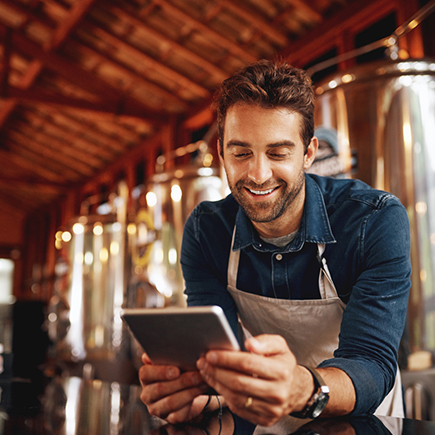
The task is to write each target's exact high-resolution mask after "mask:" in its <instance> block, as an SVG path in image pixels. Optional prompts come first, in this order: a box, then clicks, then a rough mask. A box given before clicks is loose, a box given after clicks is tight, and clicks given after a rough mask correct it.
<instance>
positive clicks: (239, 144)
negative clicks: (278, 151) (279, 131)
mask: <svg viewBox="0 0 435 435" xmlns="http://www.w3.org/2000/svg"><path fill="white" fill-rule="evenodd" d="M295 146H296V144H295V143H294V142H293V141H291V140H283V141H279V142H273V143H269V144H267V148H279V147H290V148H293V147H295ZM231 147H243V148H251V145H250V144H249V143H248V142H244V141H241V140H237V139H233V140H230V141H228V142H227V144H226V148H231Z"/></svg>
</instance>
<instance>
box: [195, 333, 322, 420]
mask: <svg viewBox="0 0 435 435" xmlns="http://www.w3.org/2000/svg"><path fill="white" fill-rule="evenodd" d="M245 347H246V350H248V352H231V351H210V352H208V353H207V355H206V356H205V358H201V359H200V360H199V361H198V368H199V369H200V373H201V375H202V376H203V378H204V380H205V381H206V382H207V383H208V384H209V385H210V386H211V387H213V388H214V389H215V390H216V391H217V392H219V394H221V395H222V396H223V397H224V398H225V402H226V404H227V405H228V406H229V408H230V410H231V411H232V412H234V413H235V414H237V415H239V416H240V417H242V418H245V419H246V420H249V421H251V422H253V423H255V424H259V425H262V426H271V425H272V424H274V423H276V422H277V421H278V420H279V419H280V418H282V417H283V416H286V415H288V414H289V413H290V412H292V411H301V410H302V409H303V408H304V406H305V405H306V403H307V401H308V400H309V398H310V397H311V395H312V393H313V390H314V382H313V379H312V376H311V374H310V373H309V372H308V370H307V369H305V368H304V367H302V366H299V365H297V362H296V358H295V356H294V355H293V353H292V352H291V351H290V349H289V348H288V345H287V343H286V342H285V340H284V339H283V338H282V337H280V336H278V335H259V336H258V337H255V338H250V339H248V340H246V342H245Z"/></svg>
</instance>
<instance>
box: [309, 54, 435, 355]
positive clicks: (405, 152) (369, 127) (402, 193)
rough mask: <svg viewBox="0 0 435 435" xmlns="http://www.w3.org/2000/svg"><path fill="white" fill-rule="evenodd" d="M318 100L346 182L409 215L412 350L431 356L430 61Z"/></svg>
mask: <svg viewBox="0 0 435 435" xmlns="http://www.w3.org/2000/svg"><path fill="white" fill-rule="evenodd" d="M316 93H317V101H316V113H315V123H316V126H317V128H322V129H324V130H325V129H326V130H328V131H329V132H330V133H332V134H333V135H335V137H336V139H337V146H338V150H339V154H340V155H341V156H342V158H343V166H344V167H345V168H346V171H345V173H346V175H347V176H351V177H354V178H359V179H361V180H363V181H365V182H367V183H368V184H370V185H372V186H373V187H375V188H380V189H384V190H387V191H389V192H391V193H393V194H395V195H396V196H398V197H399V198H400V200H401V202H402V203H403V204H404V206H405V207H406V209H407V211H408V215H409V219H410V224H411V237H412V240H411V243H412V246H411V250H412V253H411V256H412V267H413V273H412V289H411V296H410V303H409V310H408V313H409V317H408V321H409V330H410V342H411V350H412V351H415V350H421V349H423V350H430V351H434V350H435V282H434V280H435V60H431V59H421V60H406V61H389V60H386V61H380V62H376V63H370V64H365V65H363V66H359V67H356V68H354V69H349V70H347V71H345V72H343V73H337V74H336V75H334V76H330V77H328V78H327V79H326V80H325V81H323V82H322V83H320V84H319V85H318V86H317V87H316ZM352 155H354V156H355V157H356V165H353V166H354V167H353V170H352V164H351V159H352Z"/></svg>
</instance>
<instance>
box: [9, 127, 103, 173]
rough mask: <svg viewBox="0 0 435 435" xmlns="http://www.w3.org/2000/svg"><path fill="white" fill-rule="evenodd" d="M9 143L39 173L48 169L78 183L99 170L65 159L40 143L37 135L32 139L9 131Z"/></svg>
mask: <svg viewBox="0 0 435 435" xmlns="http://www.w3.org/2000/svg"><path fill="white" fill-rule="evenodd" d="M23 137H24V138H25V140H24V141H23V140H22V138H23ZM17 138H18V139H19V138H21V140H20V141H19V142H18V141H17V140H16V139H17ZM9 141H10V144H11V145H10V146H11V148H12V149H13V152H14V154H16V155H19V156H21V157H23V158H24V159H28V160H30V161H32V162H33V164H34V165H36V166H37V168H38V171H39V170H40V168H46V169H48V170H53V172H55V173H57V174H61V175H62V177H64V178H68V179H69V180H71V181H77V180H79V179H80V178H84V177H85V176H91V175H92V174H93V173H94V171H95V169H98V168H97V167H95V166H94V165H92V164H85V163H83V162H80V161H78V160H77V159H73V158H69V159H67V158H65V157H64V155H62V154H61V153H59V152H56V151H55V150H53V149H50V148H48V147H46V146H45V144H44V143H40V141H39V137H38V135H35V134H33V136H32V137H30V136H29V135H22V134H20V133H17V132H11V131H9Z"/></svg>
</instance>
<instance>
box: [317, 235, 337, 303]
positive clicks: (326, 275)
mask: <svg viewBox="0 0 435 435" xmlns="http://www.w3.org/2000/svg"><path fill="white" fill-rule="evenodd" d="M324 252H325V244H324V243H318V244H317V259H318V260H319V264H320V273H319V291H320V296H321V298H322V299H331V298H337V297H338V293H337V290H336V288H335V285H334V282H333V281H332V277H331V273H330V272H329V268H328V265H327V264H326V258H324V257H323V253H324Z"/></svg>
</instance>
